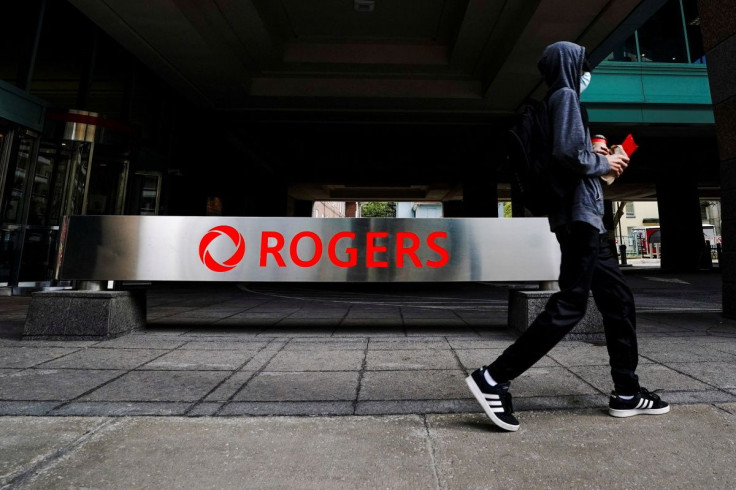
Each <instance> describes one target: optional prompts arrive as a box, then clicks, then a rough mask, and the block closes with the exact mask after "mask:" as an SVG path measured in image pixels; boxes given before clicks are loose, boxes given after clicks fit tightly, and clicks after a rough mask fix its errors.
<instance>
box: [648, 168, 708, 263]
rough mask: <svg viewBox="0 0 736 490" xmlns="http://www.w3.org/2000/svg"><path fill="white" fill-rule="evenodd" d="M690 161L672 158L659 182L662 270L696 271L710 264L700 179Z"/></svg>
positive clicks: (661, 173)
mask: <svg viewBox="0 0 736 490" xmlns="http://www.w3.org/2000/svg"><path fill="white" fill-rule="evenodd" d="M691 166H692V164H691V163H688V162H682V161H680V162H678V161H676V160H672V161H668V162H667V167H668V171H667V172H660V174H659V177H658V181H657V202H658V205H659V223H660V228H661V234H662V269H666V270H671V271H696V270H699V269H702V268H707V267H709V266H710V264H711V261H710V256H709V255H708V256H706V254H705V239H704V238H703V226H702V222H701V218H700V199H699V197H698V186H697V182H696V181H695V180H694V179H692V178H691V177H690V175H691V174H690V172H688V171H687V170H688V168H690V167H691Z"/></svg>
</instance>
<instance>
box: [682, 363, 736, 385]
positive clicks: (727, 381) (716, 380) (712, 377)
mask: <svg viewBox="0 0 736 490" xmlns="http://www.w3.org/2000/svg"><path fill="white" fill-rule="evenodd" d="M673 367H674V368H675V369H677V370H678V371H679V372H681V373H684V374H688V375H690V376H692V377H694V378H697V379H699V380H702V381H705V382H706V383H710V384H712V385H714V386H718V387H720V388H725V389H736V362H695V363H678V364H674V365H673Z"/></svg>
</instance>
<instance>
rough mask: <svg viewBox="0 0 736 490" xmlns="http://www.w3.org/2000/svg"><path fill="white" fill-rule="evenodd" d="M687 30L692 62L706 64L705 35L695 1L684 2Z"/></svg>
mask: <svg viewBox="0 0 736 490" xmlns="http://www.w3.org/2000/svg"><path fill="white" fill-rule="evenodd" d="M682 8H683V14H684V16H685V28H686V29H687V39H688V42H689V43H688V46H689V47H690V60H691V62H692V63H696V64H705V48H704V47H703V34H702V32H701V31H700V14H698V6H697V4H696V1H695V0H682Z"/></svg>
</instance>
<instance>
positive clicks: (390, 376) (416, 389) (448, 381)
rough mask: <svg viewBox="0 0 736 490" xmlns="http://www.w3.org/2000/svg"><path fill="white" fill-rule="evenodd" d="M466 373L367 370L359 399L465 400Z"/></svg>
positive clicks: (466, 391)
mask: <svg viewBox="0 0 736 490" xmlns="http://www.w3.org/2000/svg"><path fill="white" fill-rule="evenodd" d="M465 378H466V374H465V373H464V372H463V371H461V370H459V369H455V370H446V371H422V372H418V371H367V372H366V373H365V374H364V375H363V379H362V382H361V388H360V396H359V400H360V401H364V400H440V399H454V398H461V399H463V398H468V396H469V391H468V387H467V385H466V384H465Z"/></svg>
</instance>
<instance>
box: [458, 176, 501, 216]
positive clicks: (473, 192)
mask: <svg viewBox="0 0 736 490" xmlns="http://www.w3.org/2000/svg"><path fill="white" fill-rule="evenodd" d="M491 170H492V169H491ZM463 212H464V216H465V217H468V218H498V184H497V183H496V177H495V171H494V172H493V173H492V174H490V175H488V177H484V178H482V179H479V178H478V175H475V176H474V178H468V179H467V180H466V181H465V182H464V183H463Z"/></svg>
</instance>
